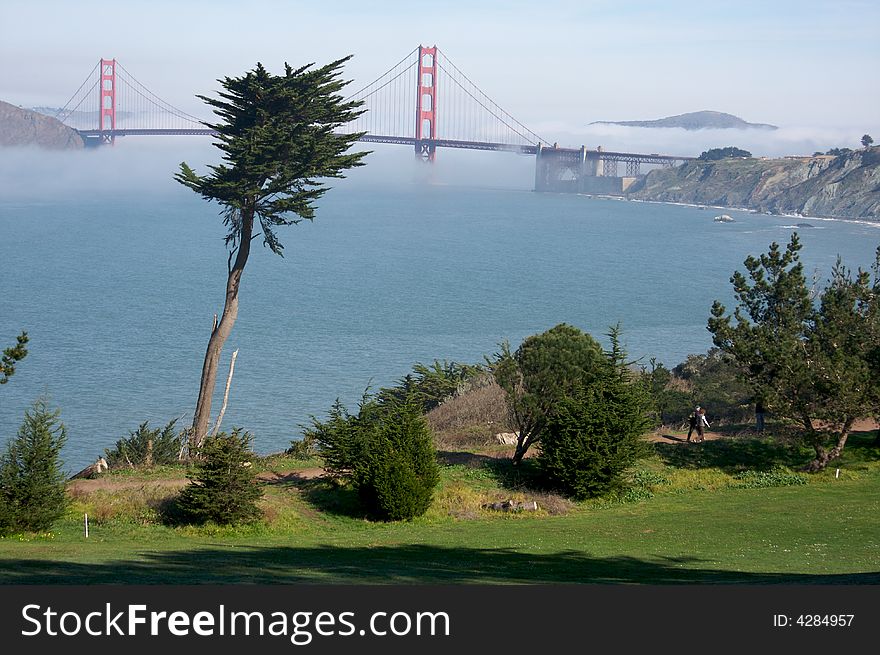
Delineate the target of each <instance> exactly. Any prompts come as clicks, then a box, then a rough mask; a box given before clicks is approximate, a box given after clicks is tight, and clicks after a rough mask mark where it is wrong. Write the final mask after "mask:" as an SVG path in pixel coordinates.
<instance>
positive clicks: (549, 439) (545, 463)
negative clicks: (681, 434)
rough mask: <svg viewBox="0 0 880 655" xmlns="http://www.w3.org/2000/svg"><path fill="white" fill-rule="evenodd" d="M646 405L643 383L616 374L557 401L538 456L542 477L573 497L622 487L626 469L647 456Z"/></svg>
mask: <svg viewBox="0 0 880 655" xmlns="http://www.w3.org/2000/svg"><path fill="white" fill-rule="evenodd" d="M649 408H650V402H649V396H648V394H647V393H646V392H645V391H644V389H643V388H642V387H641V385H640V384H639V383H637V382H633V381H630V380H627V379H626V378H625V377H624V376H622V375H620V374H612V375H609V376H607V377H604V378H603V379H600V380H597V381H595V382H593V383H592V384H590V385H589V386H586V387H581V388H579V389H577V390H576V391H575V392H574V393H571V394H569V395H566V396H564V397H562V398H560V399H558V401H557V402H556V405H555V408H554V411H553V412H552V413H551V414H549V415H548V417H547V423H546V428H545V430H544V436H543V438H542V440H541V442H540V449H541V452H540V454H539V455H538V458H537V464H538V466H539V468H540V470H541V472H542V475H543V477H544V479H545V481H546V482H547V483H548V484H549V485H550V486H552V487H555V488H557V489H559V490H560V491H562V492H564V493H566V494H568V495H571V496H572V497H574V498H577V499H584V498H589V497H592V496H599V495H602V494H605V493H608V492H610V491H619V490H621V489H623V488H624V487H625V486H626V485H625V476H624V474H625V472H626V470H627V469H628V468H629V467H631V466H632V465H633V464H634V463H635V462H636V461H637V460H638V459H639V458H640V457H641V456H643V455H644V454H645V443H644V442H643V441H642V435H643V434H644V432H645V430H646V429H647V428H648V427H649V426H650V411H649Z"/></svg>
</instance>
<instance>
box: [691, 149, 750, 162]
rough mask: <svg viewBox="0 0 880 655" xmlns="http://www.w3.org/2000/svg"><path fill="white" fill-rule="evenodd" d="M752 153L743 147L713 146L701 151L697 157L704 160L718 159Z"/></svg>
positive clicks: (747, 155) (744, 155)
mask: <svg viewBox="0 0 880 655" xmlns="http://www.w3.org/2000/svg"><path fill="white" fill-rule="evenodd" d="M751 156H752V153H750V152H749V151H748V150H743V149H742V148H736V147H734V146H727V147H726V148H711V149H709V150H705V151H704V152H701V153H700V156H699V157H697V159H701V160H703V161H717V160H719V159H727V158H729V157H751Z"/></svg>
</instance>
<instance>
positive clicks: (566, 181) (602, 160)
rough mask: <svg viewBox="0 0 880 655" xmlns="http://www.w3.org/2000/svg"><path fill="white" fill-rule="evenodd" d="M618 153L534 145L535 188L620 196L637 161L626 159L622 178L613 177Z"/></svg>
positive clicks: (637, 171)
mask: <svg viewBox="0 0 880 655" xmlns="http://www.w3.org/2000/svg"><path fill="white" fill-rule="evenodd" d="M620 156H621V155H620V154H619V153H614V154H607V153H605V152H603V151H602V149H601V148H598V149H597V150H587V148H586V147H585V146H581V147H580V149H578V150H574V149H570V148H558V147H556V146H555V145H554V146H553V147H549V146H544V145H542V144H540V143H539V144H538V146H537V149H536V151H535V191H551V192H556V193H587V194H600V195H609V196H619V195H623V192H624V191H625V190H626V188H627V187H628V186H629V185H630V184H631V183H632V182H633V181H634V179H635V177H636V176H637V175H638V174H639V164H640V162H639V161H638V160H634V161H631V160H626V171H627V176H626V177H618V176H617V165H618V162H619V161H620V159H619V157H620Z"/></svg>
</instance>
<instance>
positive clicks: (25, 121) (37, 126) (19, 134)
mask: <svg viewBox="0 0 880 655" xmlns="http://www.w3.org/2000/svg"><path fill="white" fill-rule="evenodd" d="M30 145H35V146H38V147H40V148H48V149H52V150H76V149H81V148H82V147H83V140H82V137H80V135H79V134H78V133H77V131H76V130H73V129H71V128H69V127H67V126H66V125H64V124H63V123H62V122H61V121H59V120H57V119H55V118H51V117H49V116H44V115H42V114H39V113H37V112H34V111H29V110H27V109H22V108H20V107H16V106H15V105H10V104H9V103H8V102H3V101H2V100H0V147H10V146H30Z"/></svg>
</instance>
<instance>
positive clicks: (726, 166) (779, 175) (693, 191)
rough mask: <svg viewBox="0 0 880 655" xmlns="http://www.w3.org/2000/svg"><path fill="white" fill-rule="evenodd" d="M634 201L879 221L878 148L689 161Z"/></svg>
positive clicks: (650, 183) (645, 184)
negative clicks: (835, 153) (836, 154)
mask: <svg viewBox="0 0 880 655" xmlns="http://www.w3.org/2000/svg"><path fill="white" fill-rule="evenodd" d="M626 196H627V197H628V198H631V199H633V200H654V201H660V202H683V203H692V204H699V205H716V206H723V207H741V208H744V209H755V210H758V211H761V212H767V213H773V214H800V215H801V216H822V217H828V218H866V219H870V220H875V221H877V220H880V146H875V147H873V148H869V149H867V150H856V151H854V152H850V153H848V154H844V155H841V156H839V157H830V156H825V155H822V156H818V157H799V158H788V157H787V158H785V159H722V160H721V161H696V160H695V161H689V162H687V163H686V164H684V165H682V166H676V167H675V168H663V169H658V170H653V171H651V172H650V173H648V175H647V176H646V177H644V178H641V179H639V180H638V181H637V182H636V183H635V184H633V185H632V186H631V187H629V189H627V192H626Z"/></svg>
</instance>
